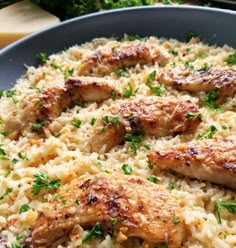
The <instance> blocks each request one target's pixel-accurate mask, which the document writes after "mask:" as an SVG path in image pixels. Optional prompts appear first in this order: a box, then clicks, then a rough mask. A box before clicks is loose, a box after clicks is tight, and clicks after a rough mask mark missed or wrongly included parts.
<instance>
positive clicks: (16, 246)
mask: <svg viewBox="0 0 236 248" xmlns="http://www.w3.org/2000/svg"><path fill="white" fill-rule="evenodd" d="M10 248H23V246H22V245H20V244H19V243H14V244H11V246H10Z"/></svg>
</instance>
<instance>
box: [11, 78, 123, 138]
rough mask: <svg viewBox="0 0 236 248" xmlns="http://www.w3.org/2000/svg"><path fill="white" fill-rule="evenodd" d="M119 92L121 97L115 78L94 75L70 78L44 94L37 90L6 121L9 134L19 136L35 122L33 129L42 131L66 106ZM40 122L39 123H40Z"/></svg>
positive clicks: (101, 99) (102, 99) (104, 98)
mask: <svg viewBox="0 0 236 248" xmlns="http://www.w3.org/2000/svg"><path fill="white" fill-rule="evenodd" d="M113 93H116V95H117V96H120V95H121V94H120V91H119V90H118V85H117V82H116V81H111V80H109V81H108V80H105V79H100V78H92V77H79V78H76V79H69V80H68V81H66V82H65V84H64V88H56V87H54V88H50V89H48V90H47V91H44V92H42V93H40V92H34V93H32V94H29V95H26V97H25V98H24V99H23V101H22V102H21V105H20V111H19V115H18V116H14V118H13V117H12V118H11V116H10V118H9V120H8V121H7V122H6V130H7V132H8V133H9V137H10V138H13V139H16V138H17V137H18V136H19V135H20V134H21V133H22V132H23V131H24V129H27V128H28V127H29V125H31V126H32V125H33V127H34V125H35V124H36V127H40V125H41V128H33V130H37V131H42V129H43V127H45V126H46V125H47V124H48V123H49V122H50V121H52V120H53V119H54V118H56V117H58V116H60V114H61V113H62V112H63V111H65V110H66V109H67V108H70V107H73V106H74V105H75V104H76V103H77V102H81V103H84V102H91V101H95V102H101V101H104V100H107V99H109V98H111V97H112V94H113ZM37 125H38V126H37Z"/></svg>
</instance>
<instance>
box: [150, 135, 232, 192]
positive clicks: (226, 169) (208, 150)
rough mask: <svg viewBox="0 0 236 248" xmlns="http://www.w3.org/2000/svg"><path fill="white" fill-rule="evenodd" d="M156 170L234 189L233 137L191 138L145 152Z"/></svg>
mask: <svg viewBox="0 0 236 248" xmlns="http://www.w3.org/2000/svg"><path fill="white" fill-rule="evenodd" d="M148 159H149V161H150V162H151V163H153V164H155V166H156V168H157V169H161V170H166V169H167V170H168V169H172V170H174V171H176V172H178V173H180V174H182V175H185V176H187V177H191V178H196V179H199V180H205V181H210V182H212V183H216V184H222V185H224V186H226V187H229V188H232V189H234V190H235V189H236V140H232V139H225V138H215V139H206V140H194V141H191V142H188V143H185V144H179V145H176V146H174V147H172V148H170V149H168V150H163V151H156V153H155V154H151V155H148Z"/></svg>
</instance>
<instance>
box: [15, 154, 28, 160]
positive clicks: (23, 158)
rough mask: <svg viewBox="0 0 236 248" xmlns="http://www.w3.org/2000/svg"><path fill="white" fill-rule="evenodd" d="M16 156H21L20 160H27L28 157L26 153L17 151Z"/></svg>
mask: <svg viewBox="0 0 236 248" xmlns="http://www.w3.org/2000/svg"><path fill="white" fill-rule="evenodd" d="M17 156H18V157H19V158H21V159H22V160H29V158H28V157H27V153H21V152H18V153H17Z"/></svg>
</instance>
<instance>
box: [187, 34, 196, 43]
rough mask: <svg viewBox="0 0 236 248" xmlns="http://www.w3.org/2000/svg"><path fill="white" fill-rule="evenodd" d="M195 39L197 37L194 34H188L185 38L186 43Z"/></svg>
mask: <svg viewBox="0 0 236 248" xmlns="http://www.w3.org/2000/svg"><path fill="white" fill-rule="evenodd" d="M193 37H196V34H194V33H193V32H187V33H186V36H185V41H186V42H189V41H190V40H191V39H192V38H193Z"/></svg>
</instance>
